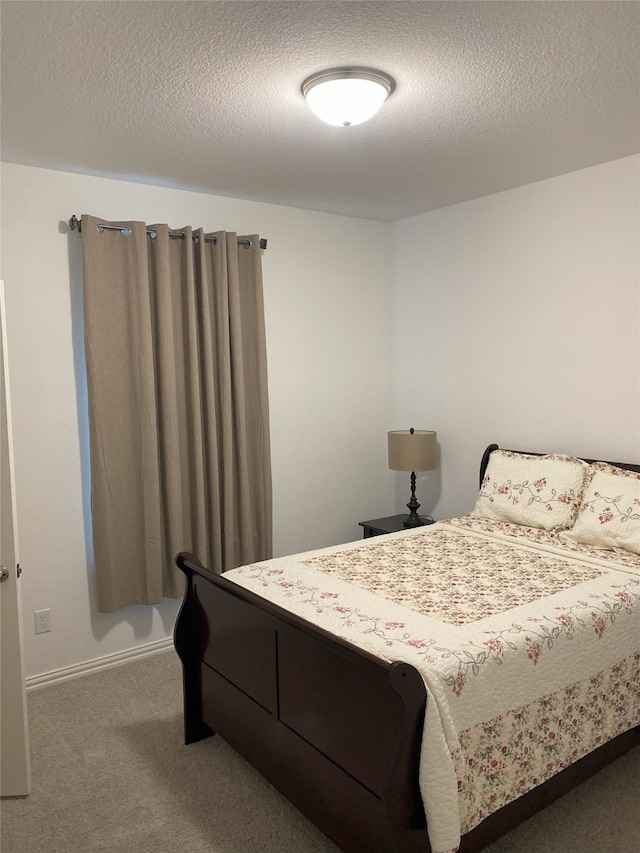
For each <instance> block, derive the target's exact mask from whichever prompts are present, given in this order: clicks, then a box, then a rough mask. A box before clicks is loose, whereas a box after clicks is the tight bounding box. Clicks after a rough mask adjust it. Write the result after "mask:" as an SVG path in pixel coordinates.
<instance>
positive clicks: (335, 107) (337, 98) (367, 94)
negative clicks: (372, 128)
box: [302, 68, 396, 127]
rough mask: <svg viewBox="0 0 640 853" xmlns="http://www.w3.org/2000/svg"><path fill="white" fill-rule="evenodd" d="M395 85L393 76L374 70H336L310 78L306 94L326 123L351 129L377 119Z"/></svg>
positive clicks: (307, 80) (311, 106) (305, 87)
mask: <svg viewBox="0 0 640 853" xmlns="http://www.w3.org/2000/svg"><path fill="white" fill-rule="evenodd" d="M395 85H396V84H395V82H394V80H393V78H392V77H390V76H389V75H388V74H385V73H384V71H376V70H374V69H373V68H332V69H330V70H329V71H320V72H318V73H317V74H312V75H311V77H307V79H306V80H305V81H304V83H303V84H302V94H303V95H304V96H305V98H306V99H307V103H308V104H309V108H310V109H311V111H312V112H314V113H315V114H316V115H317V116H318V118H320V119H322V121H326V122H327V124H334V125H342V126H344V127H349V126H350V125H352V124H361V123H362V122H363V121H367V120H368V119H370V118H371V117H372V116H374V115H375V114H376V113H377V112H378V110H379V109H380V107H381V106H382V105H383V104H384V102H385V101H386V99H387V98H388V97H389V95H390V94H391V92H393V90H394V89H395Z"/></svg>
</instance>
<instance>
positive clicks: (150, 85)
mask: <svg viewBox="0 0 640 853" xmlns="http://www.w3.org/2000/svg"><path fill="white" fill-rule="evenodd" d="M0 15H1V25H2V54H1V61H2V101H1V105H2V159H3V160H5V161H8V162H12V163H22V164H27V165H35V166H44V167H48V168H54V169H62V170H70V171H76V172H84V173H89V174H99V175H106V176H112V177H123V178H127V179H130V180H138V181H143V182H150V183H159V184H165V185H170V186H176V187H183V188H186V189H194V190H200V191H205V192H211V193H215V194H217V195H229V196H235V197H238V198H246V199H255V200H260V201H267V202H273V203H276V204H285V205H291V206H294V207H301V208H308V209H313V210H321V211H328V212H334V213H342V214H347V215H350V216H362V217H367V218H372V219H381V220H388V221H392V220H396V219H400V218H403V217H407V216H411V215H414V214H417V213H422V212H424V211H428V210H433V209H435V208H439V207H444V206H446V205H450V204H454V203H456V202H460V201H464V200H467V199H471V198H477V197H480V196H483V195H487V194H489V193H494V192H498V191H500V190H504V189H508V188H511V187H515V186H520V185H523V184H527V183H531V182H533V181H538V180H541V179H544V178H548V177H552V176H554V175H559V174H563V173H565V172H570V171H573V170H575V169H580V168H585V167H587V166H591V165H595V164H597V163H602V162H605V161H607V160H613V159H616V158H618V157H623V156H626V155H628V154H633V153H636V152H638V151H639V150H640V142H639V138H640V110H639V101H640V85H639V83H640V44H639V34H640V3H638V2H635V0H631V1H630V2H609V0H607V2H578V0H574V2H564V0H562V2H552V0H548V2H539V1H538V2H528V0H518V2H455V0H449V2H402V0H398V2H358V0H351V2H341V1H340V0H329V2H315V0H311V2H309V0H305V2H278V0H262V2H189V0H174V2H154V0H141V1H140V2H111V0H98V2H66V0H63V2H25V1H24V0H19V2H12V0H3V2H2V3H1V4H0ZM348 64H355V65H361V66H370V67H374V68H380V69H382V70H384V71H386V72H388V73H389V74H391V75H392V76H393V77H394V78H395V80H396V84H397V87H396V90H395V92H394V93H393V94H392V95H391V97H390V98H389V100H388V101H387V103H386V104H385V105H384V107H383V109H382V110H381V112H380V113H378V115H377V116H376V117H375V118H374V119H372V120H371V121H370V122H368V123H366V124H363V125H358V126H356V127H349V128H342V127H330V126H328V125H324V124H322V123H321V122H319V120H318V119H317V118H315V116H313V114H312V113H311V112H310V111H309V109H308V108H307V106H306V104H305V102H304V99H303V97H302V94H301V92H300V85H301V83H302V81H303V80H304V79H305V78H306V77H307V76H309V75H310V74H312V73H313V72H315V71H319V70H322V69H324V68H330V67H334V66H339V65H348Z"/></svg>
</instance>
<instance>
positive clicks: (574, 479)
mask: <svg viewBox="0 0 640 853" xmlns="http://www.w3.org/2000/svg"><path fill="white" fill-rule="evenodd" d="M588 467H589V466H588V465H587V464H586V462H583V461H582V460H581V459H576V458H575V457H573V456H563V455H560V454H550V455H547V456H532V455H531V454H527V453H514V452H513V451H510V450H494V451H493V453H491V455H490V456H489V464H488V465H487V470H486V473H485V476H484V479H483V481H482V485H481V487H480V494H479V495H478V499H477V501H476V505H475V509H474V510H473V512H472V515H475V516H478V517H480V518H493V519H495V520H497V521H510V522H512V523H513V524H522V525H525V526H527V527H541V528H543V529H544V530H551V529H552V528H562V527H571V525H572V524H573V522H574V521H575V518H576V514H577V511H578V507H579V506H580V499H581V496H582V490H583V487H584V477H585V472H586V471H587V469H588Z"/></svg>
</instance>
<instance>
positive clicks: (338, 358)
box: [0, 164, 392, 676]
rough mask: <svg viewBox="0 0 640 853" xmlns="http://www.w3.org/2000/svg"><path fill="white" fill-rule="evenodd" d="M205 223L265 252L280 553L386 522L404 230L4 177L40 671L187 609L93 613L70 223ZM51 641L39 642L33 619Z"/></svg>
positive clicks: (18, 422) (36, 668) (53, 177)
mask: <svg viewBox="0 0 640 853" xmlns="http://www.w3.org/2000/svg"><path fill="white" fill-rule="evenodd" d="M83 212H86V213H92V214H95V215H97V216H103V217H105V218H106V219H112V220H117V219H138V220H143V221H146V222H148V223H151V222H168V223H169V224H170V225H171V226H172V227H176V228H177V227H180V226H183V225H186V224H191V225H202V226H203V227H204V228H205V229H207V230H215V229H219V228H224V229H227V230H230V231H238V232H241V233H255V232H258V233H260V234H261V235H262V236H264V237H267V238H268V240H269V247H268V249H267V251H266V253H265V254H264V257H263V270H264V282H265V303H266V324H267V345H268V360H269V365H268V366H269V381H270V405H271V430H272V455H273V480H274V547H275V550H276V553H277V554H284V553H293V552H296V551H301V550H306V549H309V548H313V547H320V546H324V545H329V544H333V543H338V542H343V541H348V540H351V539H357V538H360V535H361V533H362V531H361V529H360V528H359V527H358V521H360V520H362V519H366V518H372V517H376V516H379V515H384V514H386V513H387V512H388V511H389V510H390V509H391V497H392V488H391V486H392V481H391V476H390V474H389V472H388V470H387V468H386V455H385V454H386V445H385V440H386V439H385V433H386V430H387V429H388V428H389V423H388V407H389V400H390V292H389V291H390V287H389V285H390V281H391V249H390V239H391V226H389V225H388V224H385V223H379V222H373V221H365V220H358V219H350V218H345V217H339V216H330V215H326V214H318V213H311V212H306V211H303V210H294V209H291V208H286V207H279V206H276V205H267V204H259V203H255V202H247V201H239V200H234V199H227V198H220V197H215V196H210V195H205V194H199V193H192V192H184V191H180V190H175V189H170V188H166V187H155V186H149V185H144V184H135V183H131V182H124V181H115V180H106V179H102V178H96V177H88V176H82V175H75V174H69V173H63V172H56V171H49V170H43V169H36V168H31V167H23V166H16V165H9V164H3V167H2V268H1V270H0V275H1V277H2V278H4V280H5V287H6V301H7V314H8V333H7V337H8V343H9V363H10V370H11V381H12V389H11V390H12V400H13V417H14V431H15V436H14V443H15V467H16V481H17V482H16V489H17V505H18V524H19V535H20V557H21V563H22V565H23V567H24V574H23V576H22V577H23V605H24V611H25V654H26V668H27V676H33V675H36V674H40V673H47V672H51V671H53V670H57V669H62V668H65V667H69V666H73V665H76V664H79V663H82V662H84V661H90V660H92V659H95V658H99V657H102V656H105V655H109V654H115V653H119V652H121V651H123V650H127V649H129V648H132V647H135V646H138V645H144V644H147V643H154V642H156V641H159V640H162V639H164V638H166V637H169V636H170V635H171V632H172V629H173V622H174V619H175V615H176V613H177V609H178V605H179V602H175V601H168V600H167V601H165V602H163V604H162V605H160V606H157V607H130V608H126V609H124V610H122V611H120V612H119V613H116V614H100V613H98V612H97V611H96V608H95V591H94V579H93V575H92V566H91V548H90V536H89V517H88V511H87V509H88V502H89V480H88V471H87V462H88V445H87V435H86V411H85V409H86V406H85V398H84V365H83V352H82V310H81V291H82V283H81V281H82V280H81V239H82V238H81V237H79V236H78V235H77V233H71V234H69V233H68V229H67V226H66V222H67V220H68V219H69V217H70V216H71V214H74V213H75V214H77V215H78V216H80V215H81V214H82V213H83ZM46 607H48V608H51V614H52V625H53V630H52V632H51V633H49V634H41V635H38V636H35V633H34V628H33V624H34V623H33V611H35V610H39V609H42V608H46Z"/></svg>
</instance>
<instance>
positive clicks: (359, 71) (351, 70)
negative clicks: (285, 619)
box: [302, 66, 396, 98]
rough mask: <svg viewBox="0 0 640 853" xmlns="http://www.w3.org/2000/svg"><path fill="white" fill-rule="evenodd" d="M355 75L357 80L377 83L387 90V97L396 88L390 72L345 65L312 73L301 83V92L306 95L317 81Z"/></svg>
mask: <svg viewBox="0 0 640 853" xmlns="http://www.w3.org/2000/svg"><path fill="white" fill-rule="evenodd" d="M351 77H355V78H356V79H358V80H371V81H373V82H374V83H379V84H380V85H381V86H384V88H385V89H386V90H387V97H389V95H390V94H391V93H392V92H393V90H394V89H395V88H396V81H395V80H394V79H393V77H392V76H391V75H390V74H387V73H386V72H384V71H378V70H376V69H375V68H359V67H356V66H346V67H345V68H330V69H328V70H327V71H318V72H316V73H315V74H312V75H311V76H310V77H307V79H306V80H305V81H304V83H303V84H302V94H303V95H304V96H305V98H306V96H307V92H309V91H310V90H311V89H313V87H314V86H317V85H318V83H327V82H328V81H329V80H348V79H349V78H351Z"/></svg>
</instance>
